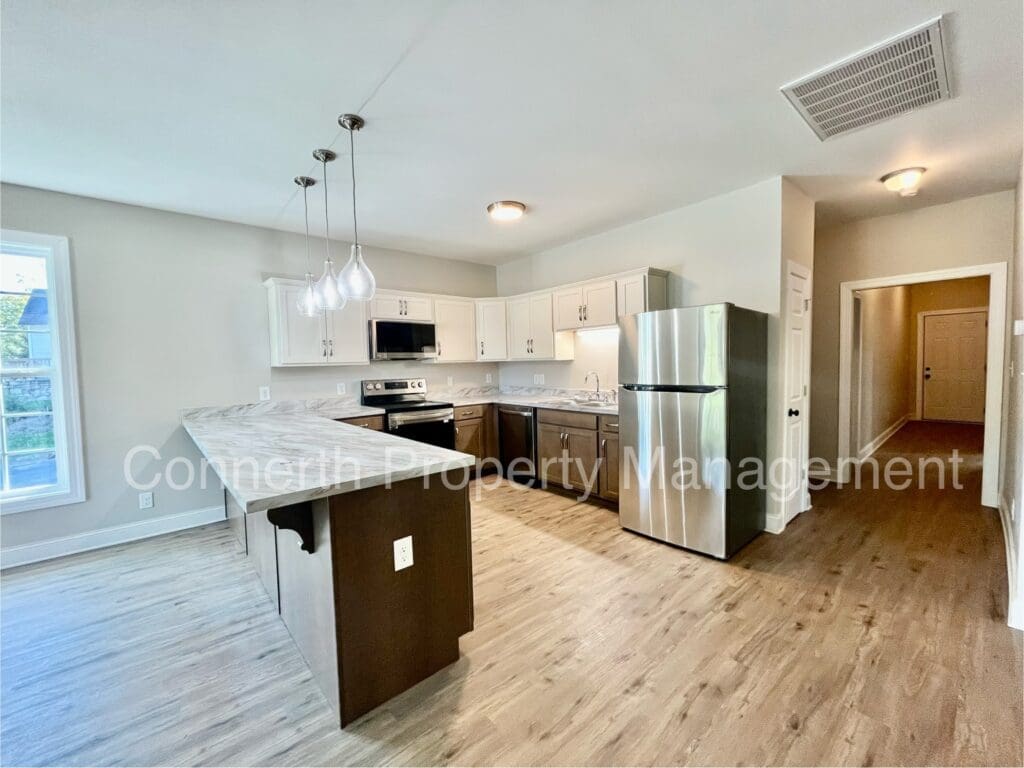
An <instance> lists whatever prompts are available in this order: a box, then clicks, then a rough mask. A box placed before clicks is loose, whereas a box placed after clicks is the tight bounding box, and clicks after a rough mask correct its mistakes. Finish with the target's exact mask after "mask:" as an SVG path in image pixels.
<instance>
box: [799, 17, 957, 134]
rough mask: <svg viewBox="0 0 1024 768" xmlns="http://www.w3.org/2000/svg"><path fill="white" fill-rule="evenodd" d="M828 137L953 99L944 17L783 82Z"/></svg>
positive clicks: (806, 117) (813, 126)
mask: <svg viewBox="0 0 1024 768" xmlns="http://www.w3.org/2000/svg"><path fill="white" fill-rule="evenodd" d="M782 92H783V93H784V94H786V98H788V99H789V101H790V103H791V104H792V105H793V106H794V107H795V108H796V111H797V112H799V113H800V115H801V116H802V117H803V118H804V120H806V121H807V124H808V125H809V126H811V129H812V130H813V131H814V132H815V133H816V134H817V135H818V138H819V139H821V140H822V141H824V140H825V139H830V138H832V137H833V136H841V135H842V134H844V133H849V132H850V131H855V130H857V129H858V128H864V127H866V126H868V125H874V124H875V123H880V122H882V121H884V120H888V119H890V118H893V117H897V116H899V115H902V114H904V113H906V112H910V111H911V110H913V109H917V108H919V107H923V106H926V105H928V104H933V103H934V102H936V101H944V100H945V99H948V98H950V93H949V78H948V76H947V74H946V53H945V50H944V49H943V47H942V17H941V16H940V17H939V18H937V19H933V20H932V21H929V22H927V23H926V24H922V25H921V26H919V27H915V28H914V29H911V30H909V31H907V32H904V33H903V34H901V35H897V36H896V37H893V38H891V39H889V40H886V41H885V42H883V43H879V44H878V45H876V46H873V47H871V48H868V49H866V50H863V51H861V52H860V53H856V54H854V55H853V56H850V57H848V58H846V59H843V60H842V61H840V62H837V63H835V64H831V65H829V66H828V67H825V68H824V69H820V70H818V71H817V72H814V73H813V74H810V75H808V76H807V77H803V78H800V79H799V80H796V81H794V82H792V83H789V84H788V85H784V86H782Z"/></svg>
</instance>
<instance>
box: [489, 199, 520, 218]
mask: <svg viewBox="0 0 1024 768" xmlns="http://www.w3.org/2000/svg"><path fill="white" fill-rule="evenodd" d="M487 213H488V214H490V217H491V218H492V219H494V220H495V221H515V220H516V219H520V218H522V216H523V214H524V213H526V206H525V205H523V204H522V203H520V202H519V201H517V200H498V201H497V202H494V203H491V204H490V205H488V206H487Z"/></svg>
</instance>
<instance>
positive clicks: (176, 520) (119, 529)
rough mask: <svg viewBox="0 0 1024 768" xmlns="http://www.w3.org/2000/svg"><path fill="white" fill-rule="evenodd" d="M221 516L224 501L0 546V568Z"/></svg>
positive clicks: (182, 526) (146, 536)
mask: <svg viewBox="0 0 1024 768" xmlns="http://www.w3.org/2000/svg"><path fill="white" fill-rule="evenodd" d="M224 519H225V511H224V505H223V504H221V505H218V506H216V507H206V508H204V509H195V510H192V511H191V512H182V513H180V514H177V515H167V516H166V517H156V518H153V519H152V520H142V521H140V522H138V523H128V524H127V525H118V526H115V527H113V528H101V529H100V530H98V531H89V532H88V533H80V534H77V535H75V536H64V537H62V538H59V539H48V540H46V541H38V542H35V543H33V544H23V545H21V546H18V547H4V548H3V549H0V570H4V569H7V568H14V567H15V566H18V565H28V564H29V563H38V562H41V561H43V560H52V559H53V558H55V557H64V556H65V555H74V554H77V553H79V552H88V551H89V550H92V549H101V548H103V547H111V546H114V545H115V544H125V543H127V542H129V541H138V540H139V539H148V538H150V537H152V536H160V535H161V534H164V533H174V532H175V531H182V530H185V529H186V528H195V527H196V526H199V525H208V524H209V523H216V522H218V521H219V520H224Z"/></svg>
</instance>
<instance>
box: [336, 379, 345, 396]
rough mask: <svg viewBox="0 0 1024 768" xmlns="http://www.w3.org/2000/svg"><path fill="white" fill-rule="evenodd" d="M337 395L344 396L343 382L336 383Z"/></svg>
mask: <svg viewBox="0 0 1024 768" xmlns="http://www.w3.org/2000/svg"><path fill="white" fill-rule="evenodd" d="M338 394H339V395H344V394H345V382H343V381H339V382H338Z"/></svg>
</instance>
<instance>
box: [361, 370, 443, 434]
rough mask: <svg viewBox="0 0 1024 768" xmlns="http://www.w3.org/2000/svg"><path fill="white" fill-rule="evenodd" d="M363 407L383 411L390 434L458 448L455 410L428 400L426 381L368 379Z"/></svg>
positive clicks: (363, 391) (364, 388)
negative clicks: (456, 443) (456, 444)
mask: <svg viewBox="0 0 1024 768" xmlns="http://www.w3.org/2000/svg"><path fill="white" fill-rule="evenodd" d="M361 401H362V403H363V405H367V406H372V407H374V408H383V409H384V412H385V418H384V425H385V428H386V429H387V431H388V432H390V433H392V434H394V435H398V436H399V437H407V438H409V439H410V440H418V441H419V442H421V443H429V444H430V445H437V446H439V447H441V448H452V449H454V448H455V409H454V406H453V405H452V404H451V403H442V402H437V401H434V400H428V399H427V380H426V379H367V380H365V381H363V386H362V398H361Z"/></svg>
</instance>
